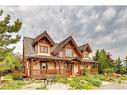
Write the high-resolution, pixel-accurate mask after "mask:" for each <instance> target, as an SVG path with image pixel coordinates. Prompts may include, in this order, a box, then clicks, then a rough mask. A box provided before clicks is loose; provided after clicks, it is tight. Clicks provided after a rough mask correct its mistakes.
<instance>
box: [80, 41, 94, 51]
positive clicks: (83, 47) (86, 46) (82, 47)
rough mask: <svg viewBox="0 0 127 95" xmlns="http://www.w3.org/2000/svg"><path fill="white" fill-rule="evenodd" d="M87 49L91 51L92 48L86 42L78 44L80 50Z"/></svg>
mask: <svg viewBox="0 0 127 95" xmlns="http://www.w3.org/2000/svg"><path fill="white" fill-rule="evenodd" d="M87 48H88V49H89V51H90V52H92V49H91V47H90V45H89V44H88V43H86V44H84V45H81V46H79V49H80V50H81V51H82V50H85V49H87Z"/></svg>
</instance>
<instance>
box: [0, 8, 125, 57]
mask: <svg viewBox="0 0 127 95" xmlns="http://www.w3.org/2000/svg"><path fill="white" fill-rule="evenodd" d="M0 9H3V10H4V13H5V14H10V15H11V17H12V19H16V18H19V19H20V20H21V21H22V22H23V25H22V29H21V30H20V32H19V33H20V34H21V35H22V37H23V36H28V37H33V38H34V37H36V36H37V35H39V34H41V33H42V32H43V31H45V30H47V32H48V33H49V35H51V37H52V38H53V40H54V41H55V42H60V41H62V40H64V39H65V38H67V37H68V36H70V35H72V36H73V38H74V39H75V41H76V42H77V43H78V45H82V44H84V43H87V42H89V43H90V45H91V47H92V49H93V50H94V51H95V50H96V49H98V48H105V49H106V50H109V51H111V52H112V53H113V56H114V57H116V56H121V57H124V56H125V52H127V47H126V46H127V44H126V40H127V27H126V25H127V7H126V6H69V7H68V6H1V7H0ZM21 42H22V39H21V41H20V43H21ZM20 43H18V44H17V45H16V47H17V48H16V51H19V52H20V53H22V52H21V49H22V48H21V46H22V43H21V44H20Z"/></svg>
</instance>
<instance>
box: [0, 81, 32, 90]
mask: <svg viewBox="0 0 127 95" xmlns="http://www.w3.org/2000/svg"><path fill="white" fill-rule="evenodd" d="M30 83H31V82H28V81H21V80H9V81H6V82H5V83H3V84H2V85H1V88H0V89H7V90H9V89H10V90H12V89H20V88H21V87H23V86H25V85H28V84H30Z"/></svg>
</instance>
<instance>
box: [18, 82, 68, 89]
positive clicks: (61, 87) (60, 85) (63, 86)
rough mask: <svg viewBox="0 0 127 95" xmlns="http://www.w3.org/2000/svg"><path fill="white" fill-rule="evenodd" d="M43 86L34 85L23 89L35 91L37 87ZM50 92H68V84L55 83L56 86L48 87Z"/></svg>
mask: <svg viewBox="0 0 127 95" xmlns="http://www.w3.org/2000/svg"><path fill="white" fill-rule="evenodd" d="M40 86H43V83H33V84H29V85H26V86H24V87H23V88H21V89H25V90H34V89H36V88H37V87H40ZM47 88H48V90H68V89H69V86H68V85H67V84H64V83H54V84H51V85H50V84H49V85H47Z"/></svg>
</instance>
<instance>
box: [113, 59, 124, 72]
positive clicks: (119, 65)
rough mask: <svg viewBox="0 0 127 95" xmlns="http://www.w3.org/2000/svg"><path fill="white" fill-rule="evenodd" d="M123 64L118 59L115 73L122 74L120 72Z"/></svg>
mask: <svg viewBox="0 0 127 95" xmlns="http://www.w3.org/2000/svg"><path fill="white" fill-rule="evenodd" d="M121 62H122V61H121V59H120V57H118V58H117V59H116V60H115V64H114V69H115V72H116V73H120V70H121V69H122V65H121Z"/></svg>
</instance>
